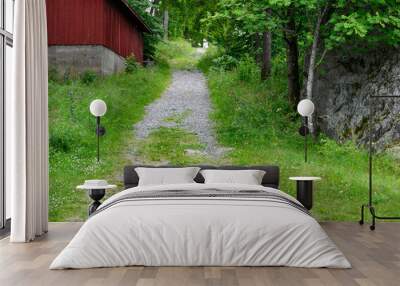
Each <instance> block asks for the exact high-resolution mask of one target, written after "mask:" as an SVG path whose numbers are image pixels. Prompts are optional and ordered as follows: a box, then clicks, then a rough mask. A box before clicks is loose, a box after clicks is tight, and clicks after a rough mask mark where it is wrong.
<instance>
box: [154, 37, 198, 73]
mask: <svg viewBox="0 0 400 286" xmlns="http://www.w3.org/2000/svg"><path fill="white" fill-rule="evenodd" d="M200 56H201V55H200V53H199V52H198V50H197V49H196V48H193V47H192V46H191V45H190V43H188V42H187V41H185V40H181V39H177V40H173V41H164V42H160V43H158V45H157V52H156V59H157V61H158V62H163V63H165V64H166V65H169V66H170V67H171V68H172V69H179V70H193V69H196V65H197V62H198V60H199V58H200Z"/></svg>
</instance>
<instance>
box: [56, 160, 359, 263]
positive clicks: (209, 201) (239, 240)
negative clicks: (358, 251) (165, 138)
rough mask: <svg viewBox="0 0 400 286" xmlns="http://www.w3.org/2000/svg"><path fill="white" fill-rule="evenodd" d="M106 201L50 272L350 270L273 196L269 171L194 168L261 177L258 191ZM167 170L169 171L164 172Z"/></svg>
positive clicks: (147, 192) (171, 187)
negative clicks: (222, 268) (156, 268)
mask: <svg viewBox="0 0 400 286" xmlns="http://www.w3.org/2000/svg"><path fill="white" fill-rule="evenodd" d="M137 167H143V166H127V167H126V168H125V170H124V184H125V190H124V191H122V192H120V193H118V194H116V195H114V196H112V197H110V198H109V199H107V200H106V201H105V202H104V203H103V204H102V205H101V206H100V207H99V209H98V210H97V211H96V212H95V213H94V214H93V215H92V216H91V217H90V218H89V219H88V220H87V221H86V222H85V223H84V225H83V226H82V227H81V229H80V230H79V232H78V233H77V234H76V235H75V237H74V238H73V239H72V241H71V242H70V243H69V244H68V245H67V247H65V249H64V250H63V251H62V252H61V253H60V254H59V255H58V256H57V257H56V259H55V260H54V261H53V263H52V264H51V265H50V269H69V268H93V267H119V266H134V265H141V266H142V265H143V266H291V267H308V268H315V267H329V268H350V267H351V265H350V263H349V262H348V260H347V259H346V258H345V256H344V255H343V253H342V252H341V251H340V250H339V249H338V248H337V247H336V245H335V244H334V242H333V241H332V240H331V239H330V238H329V237H328V236H327V234H326V233H325V231H324V230H323V229H322V228H321V226H320V225H319V224H318V222H317V221H316V220H315V219H314V218H313V217H312V216H311V214H310V213H309V212H308V211H307V210H306V209H305V208H304V207H303V206H302V205H301V204H300V203H299V202H298V201H296V200H295V199H294V198H293V197H291V196H289V195H287V194H285V193H284V192H282V191H280V190H279V189H278V188H279V168H278V167H277V166H252V167H236V166H224V167H214V166H199V168H201V169H202V170H205V169H219V170H233V169H234V170H263V171H265V175H263V177H262V180H261V184H260V185H245V184H237V183H229V184H220V183H212V184H210V183H207V184H205V183H204V178H203V176H202V175H201V174H200V173H198V174H197V175H196V177H195V178H194V181H195V182H193V183H185V184H168V185H152V186H138V182H139V176H138V174H137V172H136V171H135V170H137V169H136V168H137ZM171 168H173V167H171Z"/></svg>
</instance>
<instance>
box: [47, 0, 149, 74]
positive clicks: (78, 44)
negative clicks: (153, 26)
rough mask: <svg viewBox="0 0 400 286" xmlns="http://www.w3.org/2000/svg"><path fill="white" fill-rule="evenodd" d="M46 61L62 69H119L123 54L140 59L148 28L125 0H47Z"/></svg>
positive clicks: (100, 70)
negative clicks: (47, 58) (47, 50)
mask: <svg viewBox="0 0 400 286" xmlns="http://www.w3.org/2000/svg"><path fill="white" fill-rule="evenodd" d="M46 4H47V27H48V42H49V65H50V66H51V67H55V68H56V69H58V70H59V71H61V72H65V71H67V70H68V71H69V72H78V73H79V72H82V71H85V70H94V71H96V72H99V73H101V74H111V73H115V72H119V71H121V70H123V68H124V62H125V58H126V57H128V56H130V55H132V54H133V55H134V56H135V58H136V60H137V61H138V62H140V63H143V46H144V43H143V33H149V32H151V31H150V29H149V27H148V26H147V25H146V24H145V23H144V21H143V20H142V19H141V18H140V16H139V15H138V14H137V13H136V12H135V11H134V10H133V9H132V8H131V7H130V6H129V5H128V4H127V2H126V1H125V0H47V1H46Z"/></svg>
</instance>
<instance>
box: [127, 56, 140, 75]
mask: <svg viewBox="0 0 400 286" xmlns="http://www.w3.org/2000/svg"><path fill="white" fill-rule="evenodd" d="M140 67H141V65H140V64H139V63H138V62H137V60H136V58H135V55H134V54H131V55H130V56H129V57H127V58H126V59H125V72H126V73H133V72H134V71H136V70H137V69H139V68H140Z"/></svg>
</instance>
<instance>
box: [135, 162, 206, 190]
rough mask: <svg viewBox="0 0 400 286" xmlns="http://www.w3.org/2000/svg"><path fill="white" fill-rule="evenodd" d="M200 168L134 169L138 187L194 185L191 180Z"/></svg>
mask: <svg viewBox="0 0 400 286" xmlns="http://www.w3.org/2000/svg"><path fill="white" fill-rule="evenodd" d="M199 170H200V168H198V167H186V168H145V167H138V168H135V171H136V173H137V174H138V176H139V184H138V185H139V186H150V185H170V184H188V183H195V181H194V180H193V179H194V178H195V177H196V175H197V173H198V172H199Z"/></svg>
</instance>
